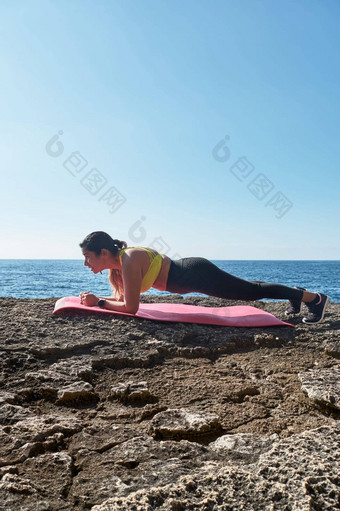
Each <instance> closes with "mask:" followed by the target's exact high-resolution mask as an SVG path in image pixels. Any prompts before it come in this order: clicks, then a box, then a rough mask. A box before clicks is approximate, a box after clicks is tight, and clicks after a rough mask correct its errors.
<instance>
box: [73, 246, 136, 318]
mask: <svg viewBox="0 0 340 511" xmlns="http://www.w3.org/2000/svg"><path fill="white" fill-rule="evenodd" d="M122 279H123V286H124V299H123V301H118V300H115V299H114V298H112V297H109V298H105V297H103V300H106V303H105V309H108V310H114V311H117V312H128V313H130V314H136V312H137V311H138V308H139V300H140V289H141V284H142V265H141V259H140V254H138V253H133V252H132V253H130V251H127V252H125V253H124V254H123V258H122ZM99 299H100V298H99V297H98V296H96V295H94V294H92V293H88V292H86V293H84V292H82V293H80V301H81V303H83V304H84V305H87V306H89V307H93V306H95V305H97V303H98V300H99Z"/></svg>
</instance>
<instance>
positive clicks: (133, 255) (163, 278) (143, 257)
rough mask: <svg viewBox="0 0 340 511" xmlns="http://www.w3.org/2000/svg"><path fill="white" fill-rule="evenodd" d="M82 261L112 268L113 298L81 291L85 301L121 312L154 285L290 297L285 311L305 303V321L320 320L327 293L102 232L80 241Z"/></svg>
mask: <svg viewBox="0 0 340 511" xmlns="http://www.w3.org/2000/svg"><path fill="white" fill-rule="evenodd" d="M79 246H80V247H81V249H82V253H83V255H84V257H85V261H84V265H85V266H88V267H89V268H90V269H91V271H92V272H93V273H95V274H97V273H99V272H101V271H102V270H105V269H108V270H109V281H110V284H111V287H112V289H113V291H114V297H100V296H96V295H94V294H92V293H90V292H81V293H80V295H79V296H80V301H81V303H83V304H84V305H87V306H90V307H93V306H99V307H103V308H106V309H110V310H115V311H118V312H128V313H130V314H135V313H136V312H137V310H138V307H139V300H140V293H144V292H145V291H147V290H148V289H150V287H153V288H155V289H158V290H159V291H169V292H172V293H180V294H185V293H191V292H197V293H203V294H206V295H209V296H216V297H219V298H226V299H229V300H259V299H261V298H274V299H286V300H289V302H290V306H289V307H288V309H287V310H286V315H287V316H288V315H291V314H298V313H299V312H300V310H301V304H302V302H304V303H305V304H306V306H307V309H308V315H307V316H306V317H304V318H303V319H302V321H303V322H304V323H307V324H316V323H319V322H320V321H322V319H323V317H324V312H325V310H326V307H327V305H328V303H329V297H328V296H327V295H324V294H322V293H312V292H309V291H307V290H305V289H304V288H301V287H294V288H292V287H287V286H283V285H281V284H270V283H268V282H262V281H260V280H252V281H247V280H243V279H240V278H238V277H235V276H234V275H231V274H230V273H227V272H225V271H223V270H221V269H220V268H218V267H217V266H215V265H214V264H213V263H211V262H210V261H208V260H207V259H204V258H202V257H187V258H184V259H178V260H176V261H172V260H171V259H169V257H167V256H166V255H164V254H163V255H162V254H159V253H158V252H157V251H156V250H152V249H149V248H145V247H127V245H126V243H125V241H120V240H116V239H112V238H111V236H109V235H108V234H107V233H105V232H103V231H96V232H92V233H91V234H89V235H88V236H86V238H85V239H84V240H83V241H82V243H80V244H79Z"/></svg>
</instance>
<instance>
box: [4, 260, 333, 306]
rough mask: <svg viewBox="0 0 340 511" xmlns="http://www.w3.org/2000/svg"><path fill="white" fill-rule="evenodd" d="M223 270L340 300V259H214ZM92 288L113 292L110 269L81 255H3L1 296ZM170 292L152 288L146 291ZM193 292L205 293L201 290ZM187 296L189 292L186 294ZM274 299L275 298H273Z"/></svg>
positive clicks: (68, 293)
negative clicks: (99, 269) (96, 267)
mask: <svg viewBox="0 0 340 511" xmlns="http://www.w3.org/2000/svg"><path fill="white" fill-rule="evenodd" d="M212 262H213V263H214V264H216V266H218V267H219V268H221V269H222V270H224V271H226V272H228V273H231V274H233V275H236V276H237V277H240V278H243V279H246V280H263V281H265V282H275V283H280V284H285V285H287V286H300V287H304V288H306V289H308V290H309V291H319V292H321V293H325V294H327V295H328V296H329V297H330V299H331V301H332V302H340V261H338V260H337V261H329V260H328V261H301V260H299V261H291V260H289V261H283V260H278V261H260V260H256V261H249V260H247V261H239V260H237V261H235V260H233V261H229V260H212ZM80 291H90V292H92V293H94V294H96V295H97V296H110V295H111V289H110V285H109V282H108V270H104V271H103V274H102V275H101V274H100V273H99V274H98V275H94V274H93V273H92V272H91V271H90V270H89V268H87V267H85V266H84V262H83V260H80V259H0V296H2V297H14V298H50V297H54V298H60V297H62V296H77V295H79V293H80ZM144 294H146V295H148V294H153V295H161V296H162V295H168V294H169V293H167V292H166V291H164V292H163V291H158V290H157V289H150V290H149V291H147V292H146V293H144ZM190 294H191V295H196V296H202V295H200V294H199V293H190ZM186 296H188V295H186ZM270 301H275V300H270Z"/></svg>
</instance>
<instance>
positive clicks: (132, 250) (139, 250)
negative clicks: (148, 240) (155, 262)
mask: <svg viewBox="0 0 340 511" xmlns="http://www.w3.org/2000/svg"><path fill="white" fill-rule="evenodd" d="M146 253H148V254H152V255H153V256H154V255H158V252H157V250H154V249H151V248H148V247H125V248H123V249H122V250H121V251H120V253H119V257H122V256H123V255H124V254H127V255H128V256H129V257H131V256H135V257H136V256H141V257H143V256H144V254H146Z"/></svg>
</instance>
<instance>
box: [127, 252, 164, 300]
mask: <svg viewBox="0 0 340 511" xmlns="http://www.w3.org/2000/svg"><path fill="white" fill-rule="evenodd" d="M128 248H141V249H142V250H146V251H147V253H148V254H149V257H150V266H149V269H148V271H147V272H146V274H145V275H144V277H143V280H142V283H141V289H140V292H141V293H145V291H147V290H148V289H150V287H152V284H153V283H154V282H155V280H156V279H157V277H158V275H159V272H160V271H161V267H162V256H161V254H157V255H156V254H154V252H152V251H151V250H150V249H148V248H145V247H126V248H123V249H122V250H121V251H120V253H119V258H120V259H121V258H122V255H123V254H124V252H125V250H127V249H128Z"/></svg>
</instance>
